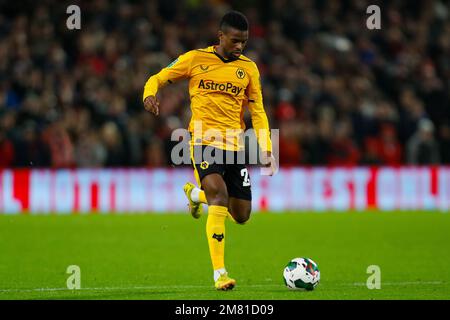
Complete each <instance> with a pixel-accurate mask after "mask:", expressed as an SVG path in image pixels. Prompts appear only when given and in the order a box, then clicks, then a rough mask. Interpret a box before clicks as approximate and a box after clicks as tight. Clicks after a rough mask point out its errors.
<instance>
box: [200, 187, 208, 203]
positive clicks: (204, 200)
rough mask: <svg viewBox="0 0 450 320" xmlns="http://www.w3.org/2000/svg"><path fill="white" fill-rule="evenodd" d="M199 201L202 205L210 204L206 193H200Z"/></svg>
mask: <svg viewBox="0 0 450 320" xmlns="http://www.w3.org/2000/svg"><path fill="white" fill-rule="evenodd" d="M198 200H199V202H201V203H206V204H208V201H206V195H205V191H203V190H200V192H199V193H198Z"/></svg>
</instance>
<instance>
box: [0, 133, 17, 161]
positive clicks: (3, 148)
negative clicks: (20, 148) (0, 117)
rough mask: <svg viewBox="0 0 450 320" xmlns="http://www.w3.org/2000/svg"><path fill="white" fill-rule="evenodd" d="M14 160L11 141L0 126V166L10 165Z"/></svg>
mask: <svg viewBox="0 0 450 320" xmlns="http://www.w3.org/2000/svg"><path fill="white" fill-rule="evenodd" d="M13 161H14V146H13V143H12V142H11V141H10V140H9V139H8V137H6V134H5V132H4V130H2V129H1V128H0V168H8V167H11V166H12V164H13Z"/></svg>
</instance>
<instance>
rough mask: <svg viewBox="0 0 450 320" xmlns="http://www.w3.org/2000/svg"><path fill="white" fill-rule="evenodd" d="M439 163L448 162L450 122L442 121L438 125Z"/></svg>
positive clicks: (449, 158)
mask: <svg viewBox="0 0 450 320" xmlns="http://www.w3.org/2000/svg"><path fill="white" fill-rule="evenodd" d="M439 135H440V144H439V146H440V153H441V163H443V164H450V124H449V123H443V124H441V126H440V127H439Z"/></svg>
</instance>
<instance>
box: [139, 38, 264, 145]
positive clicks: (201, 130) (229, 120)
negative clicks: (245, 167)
mask: <svg viewBox="0 0 450 320" xmlns="http://www.w3.org/2000/svg"><path fill="white" fill-rule="evenodd" d="M181 79H189V95H190V99H191V110H192V118H191V121H190V124H189V132H191V134H192V142H191V143H192V144H194V145H212V146H214V147H218V148H221V149H224V150H240V149H242V147H243V145H242V139H241V137H242V133H243V131H244V129H245V125H244V121H243V115H244V107H245V106H248V109H249V111H250V114H251V119H252V124H253V128H254V130H255V133H256V136H257V138H258V142H259V145H260V147H261V149H262V150H263V151H272V143H271V140H270V132H269V122H268V120H267V115H266V112H265V111H264V106H263V99H262V93H261V84H260V76H259V71H258V67H257V66H256V64H255V63H254V62H253V61H252V60H250V59H249V58H247V57H245V56H244V55H241V56H240V57H239V59H236V60H226V59H224V58H223V57H221V56H220V55H219V54H218V53H217V52H216V51H215V47H214V46H210V47H208V48H205V49H197V50H192V51H189V52H187V53H185V54H182V55H180V56H179V57H178V59H176V60H175V61H173V62H172V63H171V64H169V65H168V66H167V67H165V68H163V69H162V70H161V71H160V72H159V73H157V74H155V75H153V76H151V77H150V78H149V79H148V80H147V82H146V84H145V88H144V93H143V100H145V98H146V97H148V96H155V95H156V93H157V92H158V90H159V89H160V88H162V87H163V86H165V85H167V84H169V83H172V82H175V81H178V80H181Z"/></svg>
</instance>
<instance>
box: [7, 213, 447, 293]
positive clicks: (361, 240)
mask: <svg viewBox="0 0 450 320" xmlns="http://www.w3.org/2000/svg"><path fill="white" fill-rule="evenodd" d="M205 222H206V217H202V218H201V219H200V220H194V219H192V218H191V217H190V216H189V215H186V214H176V215H174V214H166V215H158V214H152V215H89V216H80V215H72V216H7V215H0V299H449V298H450V254H449V247H450V232H449V231H450V215H448V214H445V213H440V212H385V213H380V212H364V213H357V212H353V213H296V214H294V213H285V214H254V215H253V216H252V219H251V220H250V221H249V223H248V224H247V225H243V226H242V225H235V224H233V223H231V222H227V238H226V241H227V242H226V262H227V268H228V271H229V273H230V275H231V276H232V277H234V278H235V279H236V280H237V287H236V288H235V290H233V291H229V292H218V291H216V290H214V289H213V283H212V270H211V264H210V259H209V254H208V248H207V242H206V239H205ZM295 257H310V258H312V259H313V260H315V261H316V262H317V263H318V265H319V268H320V271H321V282H320V284H319V286H318V287H317V288H316V290H314V291H312V292H304V291H291V290H288V289H287V288H285V287H284V284H283V280H282V272H283V268H284V267H285V265H286V264H287V262H288V261H289V260H290V259H291V258H295ZM69 265H78V266H79V267H80V268H81V290H68V289H67V287H66V280H67V278H68V277H69V276H70V275H69V274H67V273H66V269H67V267H68V266H69ZM369 265H378V266H379V267H380V268H381V289H380V290H369V289H368V288H367V287H366V281H367V278H368V277H369V276H370V275H369V274H367V273H366V270H367V267H368V266H369Z"/></svg>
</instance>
